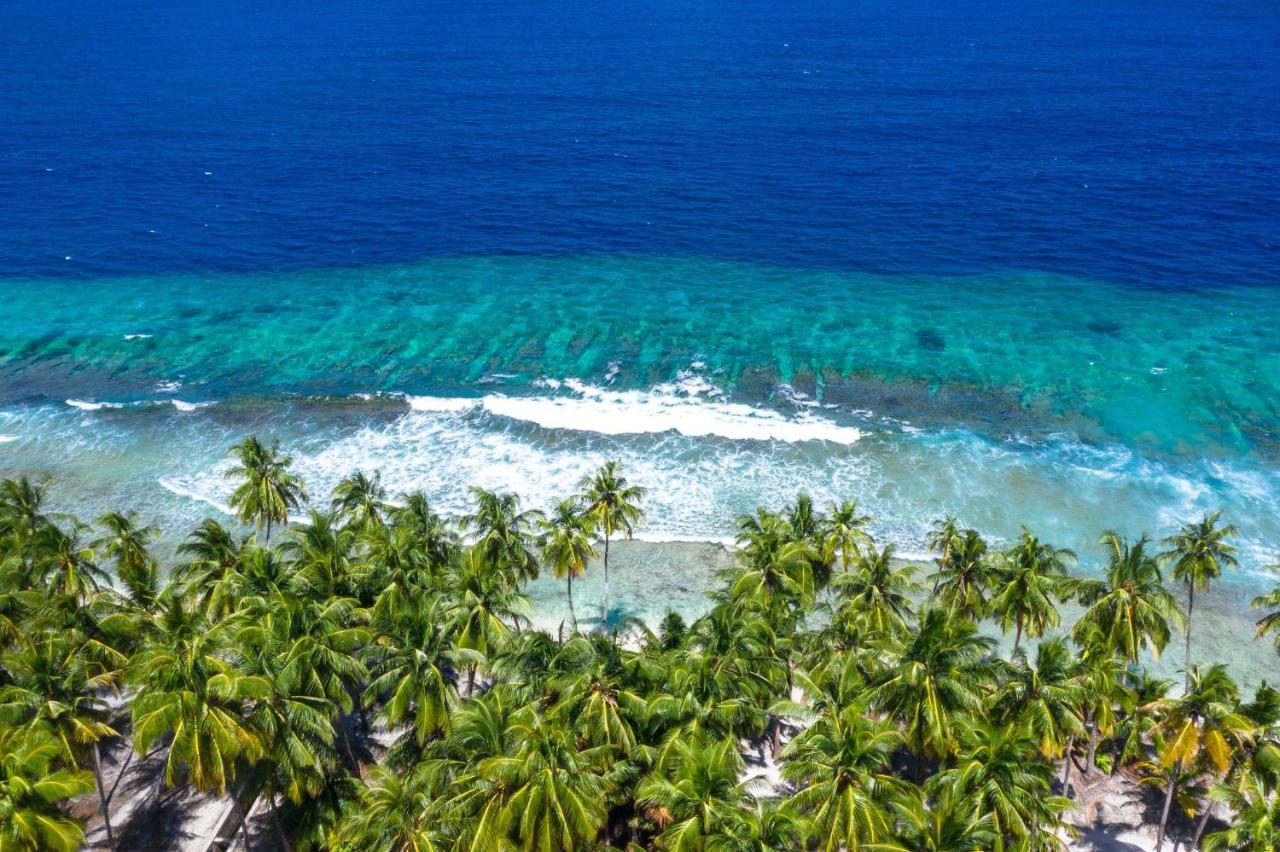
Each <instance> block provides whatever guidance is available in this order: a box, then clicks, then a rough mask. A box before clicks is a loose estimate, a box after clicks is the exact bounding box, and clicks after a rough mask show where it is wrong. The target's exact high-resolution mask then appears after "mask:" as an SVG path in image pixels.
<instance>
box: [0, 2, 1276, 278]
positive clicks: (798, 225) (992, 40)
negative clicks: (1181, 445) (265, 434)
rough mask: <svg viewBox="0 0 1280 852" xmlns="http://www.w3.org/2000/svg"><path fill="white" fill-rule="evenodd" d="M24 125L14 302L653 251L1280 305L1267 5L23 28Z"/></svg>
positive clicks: (206, 10)
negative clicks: (1259, 296)
mask: <svg viewBox="0 0 1280 852" xmlns="http://www.w3.org/2000/svg"><path fill="white" fill-rule="evenodd" d="M0 115H3V117H4V120H3V121H2V122H0V276H5V277H15V276H40V277H46V276H58V277H67V276H70V277H81V278H94V277H98V276H101V275H105V274H135V273H159V272H204V271H210V270H217V271H263V270H281V269H299V268H316V267H332V266H336V265H365V264H385V263H395V262H399V261H412V260H418V259H421V258H424V257H432V256H439V255H477V254H478V255H488V254H511V253H515V254H534V255H542V254H573V255H580V254H594V253H606V254H611V253H626V254H637V253H638V254H658V255H667V254H679V255H699V256H712V257H718V258H730V259H739V260H752V261H760V262H767V263H773V264H780V265H793V266H828V267H835V268H840V269H854V270H858V271H863V272H866V271H880V272H913V273H930V274H933V273H966V274H967V273H985V272H989V271H992V270H1007V269H1018V270H1022V269H1030V270H1037V271H1044V272H1054V273H1062V274H1071V275H1080V276H1085V277H1094V278H1102V279H1107V280H1111V281H1120V282H1125V283H1130V284H1134V285H1146V286H1152V285H1154V286H1161V287H1175V288H1193V289H1195V288H1204V287H1214V286H1219V285H1221V284H1224V283H1231V284H1263V285H1272V284H1275V283H1276V282H1277V275H1276V273H1275V264H1276V258H1277V251H1278V250H1280V236H1278V235H1277V222H1280V171H1278V168H1280V166H1278V163H1280V6H1277V4H1275V3H1273V2H1268V0H1244V1H1243V2H1189V1H1188V0H1173V2H1133V3H1122V4H1116V3H1106V2H1099V1H1098V0H1083V2H1076V0H1071V1H1070V2H1068V0H1046V2H1038V3H1017V2H1003V0H984V1H983V2H946V1H945V0H944V2H921V0H903V2H893V3H889V2H852V3H834V2H832V3H828V2H812V0H805V2H799V3H779V2H758V0H747V2H738V0H734V2H725V0H711V1H710V2H698V3H690V2H678V1H676V0H657V2H648V3H639V2H602V3H591V4H578V3H547V2H531V3H507V2H498V3H480V4H464V3H457V4H448V3H434V2H404V0H368V2H359V3H346V2H342V3H339V2H333V0H319V2H309V3H299V2H293V0H285V2H281V3H272V4H252V3H238V2H225V0H213V2H207V3H199V4H185V3H177V4H175V3H163V2H147V0H142V2H139V0H123V2H113V3H105V2H90V1H89V0H41V2H33V0H10V2H7V3H5V4H3V6H0ZM68 257H69V258H70V259H67V258H68Z"/></svg>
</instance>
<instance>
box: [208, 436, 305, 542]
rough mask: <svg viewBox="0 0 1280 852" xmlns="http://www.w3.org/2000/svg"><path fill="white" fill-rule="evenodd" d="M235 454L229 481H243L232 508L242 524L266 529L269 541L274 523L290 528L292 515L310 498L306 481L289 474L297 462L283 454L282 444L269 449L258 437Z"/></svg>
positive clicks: (233, 451) (248, 440)
mask: <svg viewBox="0 0 1280 852" xmlns="http://www.w3.org/2000/svg"><path fill="white" fill-rule="evenodd" d="M231 455H232V456H233V457H234V458H235V460H236V464H235V465H233V466H232V467H231V468H230V469H229V470H227V474H226V475H227V478H228V479H238V480H242V481H241V482H240V484H239V485H238V486H236V489H235V491H233V492H231V500H230V503H231V507H232V508H233V509H235V512H236V517H237V518H239V519H240V520H241V521H244V522H245V523H250V522H252V523H254V524H256V525H257V526H258V527H259V528H265V530H266V535H265V536H264V538H263V541H265V542H269V541H271V526H272V524H275V523H280V524H284V525H288V523H289V512H290V511H292V510H294V509H297V508H298V506H300V505H301V504H302V503H303V502H304V501H305V500H306V499H307V492H306V489H305V488H304V487H303V484H302V480H301V479H299V478H298V477H296V476H294V475H293V474H292V473H290V472H289V468H290V466H291V465H292V464H293V459H292V458H291V457H290V456H283V455H281V454H280V447H279V445H278V444H272V445H271V447H270V448H268V447H265V446H263V444H262V442H260V441H259V440H258V439H257V438H254V437H249V438H245V439H244V440H243V441H242V442H241V443H239V444H237V445H236V446H234V447H232V448H231Z"/></svg>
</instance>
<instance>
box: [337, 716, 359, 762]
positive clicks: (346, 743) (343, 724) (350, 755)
mask: <svg viewBox="0 0 1280 852" xmlns="http://www.w3.org/2000/svg"><path fill="white" fill-rule="evenodd" d="M338 735H339V736H340V737H341V738H342V748H343V750H344V751H345V752H346V753H347V760H349V761H351V769H352V771H353V772H355V773H356V774H357V775H362V774H363V773H361V772H360V761H358V760H356V753H355V752H354V751H352V750H351V737H350V736H348V734H347V718H346V717H345V716H343V715H342V714H341V713H339V714H338Z"/></svg>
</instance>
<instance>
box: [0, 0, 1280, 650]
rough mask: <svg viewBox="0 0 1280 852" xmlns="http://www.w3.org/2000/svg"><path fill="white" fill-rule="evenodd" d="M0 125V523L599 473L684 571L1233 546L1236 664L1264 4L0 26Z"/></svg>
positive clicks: (795, 7)
mask: <svg viewBox="0 0 1280 852" xmlns="http://www.w3.org/2000/svg"><path fill="white" fill-rule="evenodd" d="M0 118H2V119H3V120H0V317H2V320H0V475H12V474H15V473H19V472H29V471H33V470H47V471H50V472H51V473H53V474H54V476H55V478H56V482H57V485H56V486H55V488H56V489H57V490H56V491H55V496H56V498H57V499H58V500H59V501H60V502H61V503H62V505H64V506H66V507H68V508H71V509H74V510H75V511H77V512H79V513H80V514H82V515H85V516H86V517H89V516H93V515H94V514H96V513H99V512H101V511H102V510H103V509H105V508H106V507H116V506H123V507H126V508H133V509H137V510H138V511H140V512H141V513H142V514H143V515H144V517H145V519H146V520H149V521H158V522H161V523H163V524H165V525H166V526H167V527H168V528H171V529H179V530H180V529H182V528H184V526H185V525H189V524H192V523H194V522H195V521H196V520H197V519H198V518H199V517H200V516H202V515H204V514H206V513H216V512H219V511H221V509H220V507H221V506H222V505H223V503H224V501H225V498H226V493H227V491H228V488H227V482H226V480H225V478H224V477H223V476H222V472H223V471H224V470H225V467H226V462H225V450H226V448H227V447H228V446H229V445H230V444H231V443H233V442H235V441H237V440H239V439H240V438H241V437H243V435H244V434H246V433H247V432H257V433H259V434H262V435H263V436H265V437H269V438H276V439H279V440H280V441H281V442H282V443H283V445H284V446H285V447H286V448H287V449H288V450H289V451H290V452H292V453H293V454H294V457H295V459H296V464H297V468H298V470H299V471H300V472H301V473H302V474H303V475H304V476H305V477H306V479H307V480H308V482H309V483H310V484H311V486H312V491H313V493H316V494H324V493H325V492H326V489H327V488H329V487H330V486H332V484H333V483H334V482H335V481H336V480H337V479H338V478H339V477H341V476H343V475H345V474H348V473H350V472H351V471H352V470H354V469H357V468H362V469H365V470H369V469H372V468H379V469H381V470H383V472H384V475H385V476H386V480H387V482H388V484H389V485H390V487H391V488H392V490H393V491H402V490H407V489H412V488H422V489H425V490H426V491H427V492H428V493H429V495H430V496H431V498H432V499H433V500H434V501H435V502H436V503H437V505H439V506H440V507H442V508H443V509H444V510H445V511H447V512H457V511H461V510H462V509H463V507H464V505H465V486H466V485H468V484H479V485H484V486H487V487H494V488H504V489H512V490H516V491H518V492H520V493H521V494H523V495H524V496H525V498H526V499H527V501H528V502H529V503H530V504H531V505H537V506H545V505H549V504H551V503H553V502H554V501H556V500H557V499H559V498H560V497H562V496H564V495H565V494H566V493H568V492H569V491H571V490H572V489H573V487H574V485H575V483H576V482H577V480H578V477H579V476H580V475H581V474H582V473H583V472H584V471H585V470H587V469H589V468H590V467H592V466H593V465H596V464H598V463H600V462H601V461H603V460H605V459H609V458H616V459H620V460H621V461H622V462H623V464H624V465H625V467H626V469H627V470H628V471H629V472H630V474H631V476H632V477H633V479H635V480H636V481H638V482H640V483H641V484H644V485H647V486H648V487H649V488H650V519H649V521H648V522H647V523H646V525H645V526H644V527H643V528H642V530H641V532H642V534H643V535H645V536H646V537H649V538H653V539H659V540H670V539H713V540H723V539H725V538H727V537H730V536H731V535H732V532H733V520H734V516H735V515H736V514H737V513H738V512H742V511H746V510H748V509H750V508H751V507H753V506H755V505H757V504H760V503H763V504H767V505H772V506H778V505H780V504H781V503H782V502H783V501H785V500H788V499H790V498H791V497H792V495H794V494H795V493H796V492H797V491H799V490H806V491H809V492H810V493H812V494H813V495H814V496H815V497H816V498H817V499H818V500H819V501H820V502H824V503H825V502H827V501H829V500H834V499H843V498H846V497H852V498H857V499H858V500H860V501H861V502H862V503H863V505H864V506H865V507H866V509H867V510H869V511H870V512H871V513H872V514H874V515H875V516H876V518H877V521H876V525H875V531H876V532H877V534H878V535H879V536H880V538H881V540H883V541H891V542H894V543H897V544H898V545H899V546H900V547H902V548H904V549H906V550H919V549H921V548H922V543H923V540H924V533H925V530H926V529H927V527H928V525H929V523H930V522H931V521H932V520H933V519H935V518H937V517H939V516H941V515H944V514H948V513H950V514H956V515H958V516H959V517H960V518H961V520H962V521H964V522H965V523H969V524H973V525H976V526H978V527H979V528H981V529H982V530H983V531H984V532H986V533H988V534H989V535H991V536H993V537H994V538H995V539H997V540H1004V539H1007V538H1009V537H1011V536H1014V535H1016V534H1017V531H1018V529H1019V526H1020V524H1022V523H1027V524H1030V525H1031V526H1032V528H1033V529H1034V530H1035V531H1036V532H1037V533H1039V534H1041V535H1042V537H1044V538H1046V539H1048V540H1050V541H1052V542H1054V543H1055V544H1059V545H1062V546H1069V547H1072V548H1074V549H1075V550H1077V551H1078V552H1079V553H1080V555H1081V558H1082V562H1083V563H1084V565H1085V566H1086V568H1090V567H1092V566H1094V565H1096V562H1097V559H1098V557H1099V552H1098V548H1097V546H1096V536H1097V533H1098V532H1099V531H1101V529H1102V528H1104V527H1116V528H1118V529H1119V530H1120V531H1121V532H1124V533H1126V534H1130V535H1137V534H1139V533H1142V532H1149V533H1151V534H1153V535H1156V536H1161V535H1166V534H1168V533H1169V532H1170V531H1171V530H1172V529H1173V528H1174V527H1175V526H1176V524H1178V523H1179V522H1181V521H1185V520H1188V519H1190V518H1192V517H1194V516H1196V515H1198V514H1199V513H1200V512H1203V511H1208V510H1211V509H1214V508H1218V507H1221V508H1224V509H1225V510H1226V512H1227V515H1228V517H1229V518H1230V519H1231V520H1233V521H1234V522H1236V523H1237V524H1238V525H1239V526H1240V528H1241V545H1242V548H1243V551H1244V553H1243V557H1244V558H1243V563H1244V571H1242V572H1241V573H1240V575H1239V576H1238V577H1237V578H1236V579H1234V580H1232V581H1229V582H1228V583H1227V584H1226V587H1225V588H1224V589H1223V590H1219V591H1216V592H1215V601H1217V603H1215V605H1216V606H1221V607H1222V608H1223V609H1222V611H1223V612H1224V613H1227V616H1224V621H1223V625H1224V626H1223V627H1222V629H1221V631H1220V633H1221V635H1220V636H1219V637H1218V638H1219V640H1220V641H1221V642H1222V643H1224V644H1223V647H1224V648H1225V647H1227V646H1231V645H1233V643H1234V645H1240V644H1241V643H1244V642H1247V640H1248V635H1249V632H1250V630H1249V624H1250V622H1249V621H1248V620H1247V618H1244V617H1241V613H1242V612H1243V611H1244V607H1245V603H1246V602H1247V600H1248V598H1249V597H1250V596H1251V595H1252V594H1254V593H1256V592H1257V590H1258V589H1259V588H1261V587H1263V586H1264V585H1269V584H1270V583H1271V582H1272V576H1273V575H1271V574H1269V573H1268V572H1267V569H1266V567H1265V566H1267V565H1268V564H1271V563H1273V562H1275V561H1277V560H1276V554H1277V551H1280V274H1278V273H1277V258H1278V257H1280V253H1278V248H1280V6H1277V4H1275V3H1273V2H1194V3H1193V2H1186V1H1185V0H1175V2H1165V3H1144V2H1135V3H1126V4H1114V3H1102V2H1096V0H1085V2H1065V0H1047V2H1040V3H1034V4H1022V3H1012V2H1007V3H1006V2H994V0H986V2H972V3H960V2H943V3H925V2H920V0H904V2H897V3H823V2H798V3H787V4H784V3H761V2H732V3H730V2H723V0H711V2H698V3H691V2H671V1H670V0H658V2H650V3H619V2H603V3H595V4H565V3H527V4H507V3H486V4H457V5H446V4H438V3H411V2H392V0H371V2H361V3H336V2H332V0H318V2H311V3H307V4H302V3H295V2H282V3H275V4H248V3H230V2H219V1H218V0H214V2H208V3H201V4H172V3H160V2H137V0H125V1H124V2H117V3H105V2H92V3H91V2H87V0H74V2H65V1H64V2H59V0H53V1H52V2H41V3H36V2H32V0H11V2H8V3H5V4H3V5H0ZM669 567H670V566H668V568H669ZM663 570H664V571H666V572H667V573H664V574H663V577H664V579H663V580H662V581H661V582H655V583H653V584H651V585H650V586H643V585H641V586H637V587H636V588H637V589H640V591H636V592H635V596H634V597H635V599H633V600H624V601H622V605H623V606H624V607H630V608H631V609H632V610H633V611H636V612H639V613H642V614H655V613H656V614H660V611H661V608H662V607H663V606H666V605H669V604H670V603H671V602H672V601H676V600H684V601H688V600H692V599H696V598H697V596H698V595H699V593H700V589H699V588H698V587H697V585H696V583H693V582H689V583H681V582H679V578H678V577H677V578H676V579H674V580H673V579H671V577H670V576H669V574H670V571H667V569H665V568H664V569H663ZM676 573H677V574H678V573H679V572H678V571H676Z"/></svg>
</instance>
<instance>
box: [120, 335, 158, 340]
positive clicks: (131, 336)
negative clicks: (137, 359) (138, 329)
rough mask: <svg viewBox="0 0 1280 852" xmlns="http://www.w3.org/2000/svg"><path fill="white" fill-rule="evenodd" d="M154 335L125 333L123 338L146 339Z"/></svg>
mask: <svg viewBox="0 0 1280 852" xmlns="http://www.w3.org/2000/svg"><path fill="white" fill-rule="evenodd" d="M154 336H155V335H151V334H126V335H125V336H124V339H125V340H146V339H147V338H149V337H154Z"/></svg>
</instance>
